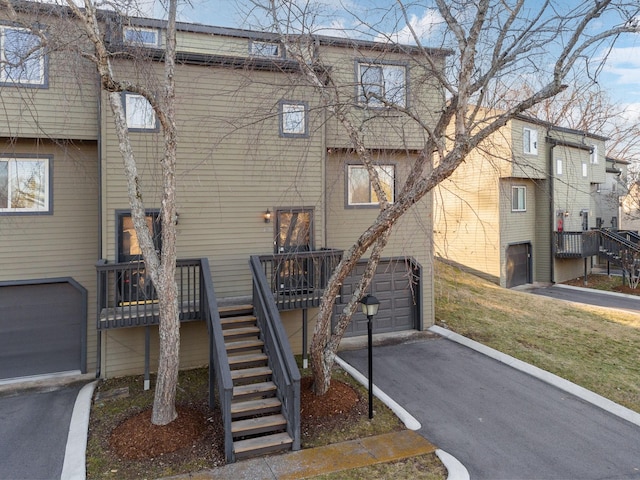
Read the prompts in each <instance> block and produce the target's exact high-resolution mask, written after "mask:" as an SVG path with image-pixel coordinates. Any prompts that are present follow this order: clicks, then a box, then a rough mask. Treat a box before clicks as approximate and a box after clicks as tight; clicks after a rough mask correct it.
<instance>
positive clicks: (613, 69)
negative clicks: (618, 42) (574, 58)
mask: <svg viewBox="0 0 640 480" xmlns="http://www.w3.org/2000/svg"><path fill="white" fill-rule="evenodd" d="M596 60H597V61H602V60H604V61H606V64H605V67H604V71H605V72H607V73H609V74H611V75H613V76H614V77H615V78H616V83H617V84H621V85H634V84H635V85H638V86H640V45H637V46H630V47H615V48H612V49H611V51H609V52H608V53H606V54H603V55H600V56H599V58H597V59H596Z"/></svg>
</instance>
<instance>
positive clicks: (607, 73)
mask: <svg viewBox="0 0 640 480" xmlns="http://www.w3.org/2000/svg"><path fill="white" fill-rule="evenodd" d="M148 1H150V2H151V1H153V0H148ZM287 1H288V2H290V3H293V4H298V5H300V4H305V3H308V2H306V1H305V0H287ZM582 1H583V0H558V4H560V5H563V6H571V4H573V5H576V4H578V3H580V2H582ZM531 2H532V4H534V5H535V4H537V3H539V0H531ZM156 3H158V2H156ZM262 3H265V2H262ZM316 3H319V4H321V5H322V7H321V8H323V9H324V10H321V11H320V14H319V15H318V17H317V18H316V23H317V24H318V25H321V26H322V27H323V28H322V29H321V30H320V33H323V34H326V35H338V36H343V35H349V36H352V37H361V38H362V37H363V36H364V35H365V33H368V34H370V33H371V32H370V31H369V32H365V28H363V27H362V24H357V23H356V22H354V21H353V17H352V16H351V15H347V14H346V13H345V12H346V10H349V11H351V12H357V13H358V15H360V16H361V17H367V16H368V18H374V17H375V18H377V19H379V21H377V22H376V26H377V27H378V29H379V30H380V31H383V32H384V33H385V34H387V35H389V36H390V37H391V38H394V39H397V40H399V41H401V42H403V43H413V40H412V37H411V35H410V34H409V29H408V28H407V25H406V22H405V21H404V19H403V18H400V19H398V18H392V17H391V16H390V15H384V12H386V11H387V10H388V9H389V6H391V5H393V4H395V1H394V0H316ZM404 3H405V4H407V5H410V4H412V3H413V4H415V6H414V8H412V9H411V11H410V14H411V15H410V19H411V22H410V23H411V25H412V27H413V29H414V30H415V31H416V32H418V33H419V34H420V35H421V37H422V38H423V39H424V44H425V45H426V46H435V47H437V46H440V45H439V44H438V37H439V34H438V28H435V27H434V17H435V16H436V15H434V11H433V10H428V9H426V8H425V7H423V6H420V7H418V5H417V4H418V3H422V4H425V3H430V2H428V1H423V2H417V1H415V0H407V1H406V2H404ZM251 11H252V2H251V0H191V1H190V2H189V4H187V3H184V4H182V6H181V8H180V12H179V17H180V20H182V21H187V22H194V23H202V24H206V25H214V26H222V27H233V28H245V29H256V28H257V27H260V25H259V24H258V22H259V20H255V18H254V19H253V20H250V21H247V12H251ZM253 12H254V13H255V9H253ZM611 25H612V19H611V18H602V19H598V20H597V21H596V22H595V23H594V24H593V32H594V33H597V32H598V30H599V29H603V30H604V29H606V28H607V27H609V26H611ZM345 31H346V32H348V33H346V34H345V33H344V32H345ZM595 57H596V58H604V57H606V63H605V66H604V68H603V69H602V71H601V72H600V75H599V84H600V87H601V88H602V89H603V90H604V91H605V92H606V93H607V95H608V96H609V97H610V98H611V100H612V101H613V102H614V103H616V104H617V105H619V106H620V107H623V108H624V111H625V116H626V117H627V118H626V120H627V121H629V122H635V123H640V33H636V34H628V35H625V36H623V37H620V38H619V39H618V40H617V43H616V44H615V46H614V48H612V49H610V50H605V49H601V50H599V51H598V52H597V53H596V54H595Z"/></svg>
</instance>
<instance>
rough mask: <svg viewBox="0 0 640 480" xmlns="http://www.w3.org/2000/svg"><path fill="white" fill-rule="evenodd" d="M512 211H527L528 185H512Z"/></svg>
mask: <svg viewBox="0 0 640 480" xmlns="http://www.w3.org/2000/svg"><path fill="white" fill-rule="evenodd" d="M511 211H512V212H526V211H527V187H524V186H513V187H511Z"/></svg>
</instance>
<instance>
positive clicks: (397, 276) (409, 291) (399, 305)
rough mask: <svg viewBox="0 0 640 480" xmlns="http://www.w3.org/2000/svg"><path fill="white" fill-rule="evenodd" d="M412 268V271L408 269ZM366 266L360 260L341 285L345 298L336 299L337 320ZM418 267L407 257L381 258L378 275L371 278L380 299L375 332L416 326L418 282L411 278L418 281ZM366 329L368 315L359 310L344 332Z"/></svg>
mask: <svg viewBox="0 0 640 480" xmlns="http://www.w3.org/2000/svg"><path fill="white" fill-rule="evenodd" d="M408 269H410V271H408ZM364 270H365V265H364V264H361V265H358V267H357V268H356V269H355V273H353V274H352V275H351V276H350V277H348V278H346V279H345V281H344V283H343V286H342V298H341V299H340V302H336V306H335V308H334V320H335V318H336V316H337V315H339V313H340V312H341V311H342V309H343V308H344V305H345V303H344V302H347V301H348V300H349V298H350V296H351V293H352V292H353V285H354V284H355V283H356V282H357V281H358V280H359V278H360V276H361V275H362V273H363V272H364ZM416 272H417V269H414V268H413V267H412V264H411V263H410V262H407V261H406V259H404V258H403V259H399V260H393V259H392V260H386V261H383V262H380V264H379V265H378V268H377V270H376V275H375V277H374V278H373V280H372V282H371V288H370V291H371V294H373V295H375V297H376V298H377V299H378V300H379V301H380V308H379V310H378V314H377V315H376V316H375V317H374V318H373V331H374V333H386V332H393V331H400V330H411V329H415V328H416V326H417V312H418V308H417V305H416V302H415V299H416V298H418V297H417V295H415V294H414V289H415V290H416V291H417V289H419V288H420V287H419V284H418V283H416V284H415V285H411V284H410V280H412V281H415V282H418V281H419V278H418V277H417V273H416ZM366 333H367V319H366V317H365V316H364V315H363V314H362V313H361V312H360V311H358V312H357V313H356V314H355V315H354V316H353V319H352V320H351V324H350V325H349V327H348V328H347V331H346V332H345V335H346V336H354V335H365V334H366Z"/></svg>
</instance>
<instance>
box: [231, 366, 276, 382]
mask: <svg viewBox="0 0 640 480" xmlns="http://www.w3.org/2000/svg"><path fill="white" fill-rule="evenodd" d="M272 373H273V372H272V370H271V369H270V368H269V367H253V368H242V369H240V370H231V379H232V380H237V379H239V378H249V377H256V376H260V375H271V374H272Z"/></svg>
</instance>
